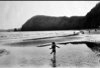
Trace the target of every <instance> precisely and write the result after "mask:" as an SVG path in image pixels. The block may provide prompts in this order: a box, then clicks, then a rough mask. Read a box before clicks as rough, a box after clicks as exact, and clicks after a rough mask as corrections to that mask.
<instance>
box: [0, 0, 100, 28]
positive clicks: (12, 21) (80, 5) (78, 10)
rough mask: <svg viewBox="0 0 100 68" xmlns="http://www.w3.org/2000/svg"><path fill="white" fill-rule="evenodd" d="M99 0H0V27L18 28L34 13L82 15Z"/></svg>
mask: <svg viewBox="0 0 100 68" xmlns="http://www.w3.org/2000/svg"><path fill="white" fill-rule="evenodd" d="M98 2H99V1H0V29H11V28H20V27H21V26H22V25H23V24H24V23H25V22H26V21H27V20H28V19H29V18H31V17H32V16H35V15H48V16H68V17H70V16H84V15H86V14H87V12H89V11H90V10H91V9H92V8H93V7H94V6H95V5H96V4H97V3H98Z"/></svg>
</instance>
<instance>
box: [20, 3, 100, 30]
mask: <svg viewBox="0 0 100 68" xmlns="http://www.w3.org/2000/svg"><path fill="white" fill-rule="evenodd" d="M99 18H100V3H98V4H97V5H96V6H95V7H94V8H93V9H91V10H90V12H88V13H87V15H86V16H72V17H66V16H63V17H53V16H44V15H37V16H33V17H32V18H31V19H29V20H27V21H26V22H25V23H24V24H23V25H22V28H21V31H41V30H72V29H89V28H98V27H99V25H100V20H99Z"/></svg>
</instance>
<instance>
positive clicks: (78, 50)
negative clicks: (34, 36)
mask: <svg viewBox="0 0 100 68" xmlns="http://www.w3.org/2000/svg"><path fill="white" fill-rule="evenodd" d="M95 36H97V35H93V36H92V37H91V39H94V38H95ZM80 37H82V38H81V40H82V39H86V38H84V37H88V38H90V36H87V35H81V36H80ZM97 37H98V36H97ZM75 38H76V39H78V40H79V38H77V37H75ZM66 39H69V40H73V39H74V38H73V37H70V38H60V39H58V38H56V39H50V40H49V39H48V40H43V41H42V42H43V43H44V41H45V42H47V41H49V42H51V41H57V42H62V41H66ZM76 39H74V40H76ZM95 39H96V38H95ZM69 40H67V41H69ZM99 40H100V39H98V38H97V41H99ZM32 42H33V41H31V44H30V41H28V42H26V43H27V44H26V43H25V42H18V43H13V44H12V45H18V46H11V44H8V45H7V44H6V45H4V46H2V44H0V46H1V47H0V49H6V50H7V51H8V52H9V53H8V54H6V53H3V54H2V55H1V56H0V68H53V67H52V61H51V59H52V58H53V55H51V54H50V52H51V50H50V49H49V48H50V46H46V47H36V46H37V43H36V44H33V43H32ZM36 42H39V41H36ZM47 43H48V42H47ZM22 44H23V45H25V46H20V45H22ZM40 44H42V43H41V42H40V43H38V45H40ZM26 45H28V46H26ZM29 45H30V46H29ZM32 45H34V46H32ZM58 46H60V48H57V53H56V66H57V68H98V67H99V66H100V62H99V61H100V57H99V56H97V54H96V53H95V52H93V51H92V50H91V49H90V48H88V47H87V46H86V45H85V44H78V45H72V44H67V45H59V44H58Z"/></svg>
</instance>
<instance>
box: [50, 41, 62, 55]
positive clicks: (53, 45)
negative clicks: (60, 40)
mask: <svg viewBox="0 0 100 68" xmlns="http://www.w3.org/2000/svg"><path fill="white" fill-rule="evenodd" d="M56 47H57V48H60V47H59V46H57V45H56V43H55V42H52V46H51V48H50V49H52V52H51V53H50V54H52V53H54V55H55V54H56Z"/></svg>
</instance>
